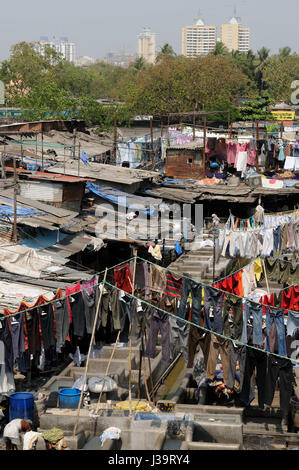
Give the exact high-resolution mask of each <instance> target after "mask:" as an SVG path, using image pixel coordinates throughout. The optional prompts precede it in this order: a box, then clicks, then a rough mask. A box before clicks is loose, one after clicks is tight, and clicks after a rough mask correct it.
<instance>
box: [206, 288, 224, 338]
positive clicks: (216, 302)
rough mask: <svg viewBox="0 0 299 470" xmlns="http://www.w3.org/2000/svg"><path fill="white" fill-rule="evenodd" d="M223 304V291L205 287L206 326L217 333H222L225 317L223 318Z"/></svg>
mask: <svg viewBox="0 0 299 470" xmlns="http://www.w3.org/2000/svg"><path fill="white" fill-rule="evenodd" d="M222 306H223V293H222V292H221V291H218V290H216V289H214V288H213V287H205V288H204V309H205V322H204V327H205V328H207V329H208V330H210V331H214V332H215V333H219V334H222V331H223V319H222Z"/></svg>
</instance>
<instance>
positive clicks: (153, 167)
mask: <svg viewBox="0 0 299 470" xmlns="http://www.w3.org/2000/svg"><path fill="white" fill-rule="evenodd" d="M150 128H151V154H152V170H154V169H155V155H154V136H153V118H151V120H150Z"/></svg>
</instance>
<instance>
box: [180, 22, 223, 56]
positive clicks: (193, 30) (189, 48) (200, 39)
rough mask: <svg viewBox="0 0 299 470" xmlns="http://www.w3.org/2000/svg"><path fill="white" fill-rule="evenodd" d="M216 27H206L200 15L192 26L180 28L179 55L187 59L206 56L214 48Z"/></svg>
mask: <svg viewBox="0 0 299 470" xmlns="http://www.w3.org/2000/svg"><path fill="white" fill-rule="evenodd" d="M216 42H217V27H216V26H206V25H205V23H204V20H203V19H202V18H201V16H200V13H199V15H198V16H197V17H196V18H195V19H194V24H193V25H192V26H183V27H182V28H181V54H182V55H185V56H186V57H189V58H194V57H197V56H199V55H207V54H209V52H212V51H213V50H214V49H215V47H216Z"/></svg>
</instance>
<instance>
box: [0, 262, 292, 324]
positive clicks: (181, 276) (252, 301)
mask: <svg viewBox="0 0 299 470" xmlns="http://www.w3.org/2000/svg"><path fill="white" fill-rule="evenodd" d="M136 258H137V259H140V260H141V261H143V262H145V263H149V264H151V265H153V266H157V267H159V268H160V269H163V270H165V271H168V272H171V273H173V274H175V275H177V276H179V277H180V278H184V279H189V280H191V281H194V282H196V283H198V284H200V285H201V286H202V287H203V288H204V287H212V288H213V289H215V290H217V291H220V292H223V293H224V294H229V295H231V296H234V297H236V298H240V299H242V300H246V299H247V297H242V296H240V295H238V294H234V293H230V292H227V291H226V290H224V289H219V288H217V287H214V286H213V285H210V284H204V283H203V282H198V281H195V280H194V279H193V278H191V277H190V276H186V275H183V274H181V273H177V272H176V271H174V270H172V269H170V268H169V267H168V268H165V267H163V266H159V265H157V264H156V263H153V262H151V261H149V260H145V259H143V258H141V257H140V256H136ZM134 259H135V257H131V258H129V259H128V260H126V261H122V262H121V263H118V264H117V265H115V266H112V267H110V268H107V271H110V270H112V269H115V268H117V267H119V266H122V265H125V264H127V263H129V262H130V261H133V260H134ZM242 269H244V268H242ZM105 271H106V270H103V271H100V272H99V273H97V274H95V275H94V276H93V277H95V276H100V275H102V274H104V273H105ZM227 277H230V276H227ZM215 282H217V281H215ZM101 284H102V281H100V282H98V283H96V284H94V287H99V286H100V285H101ZM297 286H298V284H293V285H290V286H287V287H285V288H284V289H281V292H283V291H285V290H288V289H290V288H292V287H297ZM88 289H90V287H86V288H81V289H80V290H78V291H77V292H76V293H79V292H84V291H85V290H88ZM59 290H61V289H58V291H59ZM120 290H121V289H120ZM58 291H57V292H58ZM73 295H74V293H71V294H67V295H63V296H62V297H60V298H59V299H57V298H56V296H57V293H56V296H54V297H55V298H54V299H53V300H49V301H48V302H45V303H42V304H37V302H38V300H39V299H40V298H41V297H43V298H45V296H40V297H39V298H38V299H37V301H36V302H35V304H34V305H33V306H30V307H28V308H25V309H22V310H20V306H22V305H26V302H21V303H20V306H19V309H18V310H16V311H15V312H13V313H10V314H8V315H3V316H0V321H1V320H5V319H7V318H10V317H13V316H14V315H16V314H18V313H26V312H30V311H31V310H35V309H36V308H38V307H41V306H46V305H50V304H53V303H55V302H56V301H57V300H65V299H67V298H69V297H71V296H73ZM250 302H251V303H252V304H256V305H262V306H263V307H269V305H267V304H263V303H261V302H257V301H254V300H251V299H250ZM271 309H275V310H281V307H275V306H271ZM283 310H284V312H290V313H293V314H296V315H298V313H299V312H298V311H296V310H291V309H287V308H283Z"/></svg>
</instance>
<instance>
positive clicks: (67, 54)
mask: <svg viewBox="0 0 299 470" xmlns="http://www.w3.org/2000/svg"><path fill="white" fill-rule="evenodd" d="M33 46H34V49H35V50H36V51H37V52H38V53H39V54H41V55H44V54H45V48H46V47H52V48H53V49H54V50H55V51H56V52H58V53H59V54H61V55H62V57H63V58H64V59H65V60H66V61H68V62H73V63H74V62H75V61H76V44H75V43H73V42H69V40H68V38H61V39H60V40H59V41H57V40H55V39H53V41H49V39H48V38H47V37H42V38H41V39H40V40H39V41H38V42H34V43H33Z"/></svg>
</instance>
